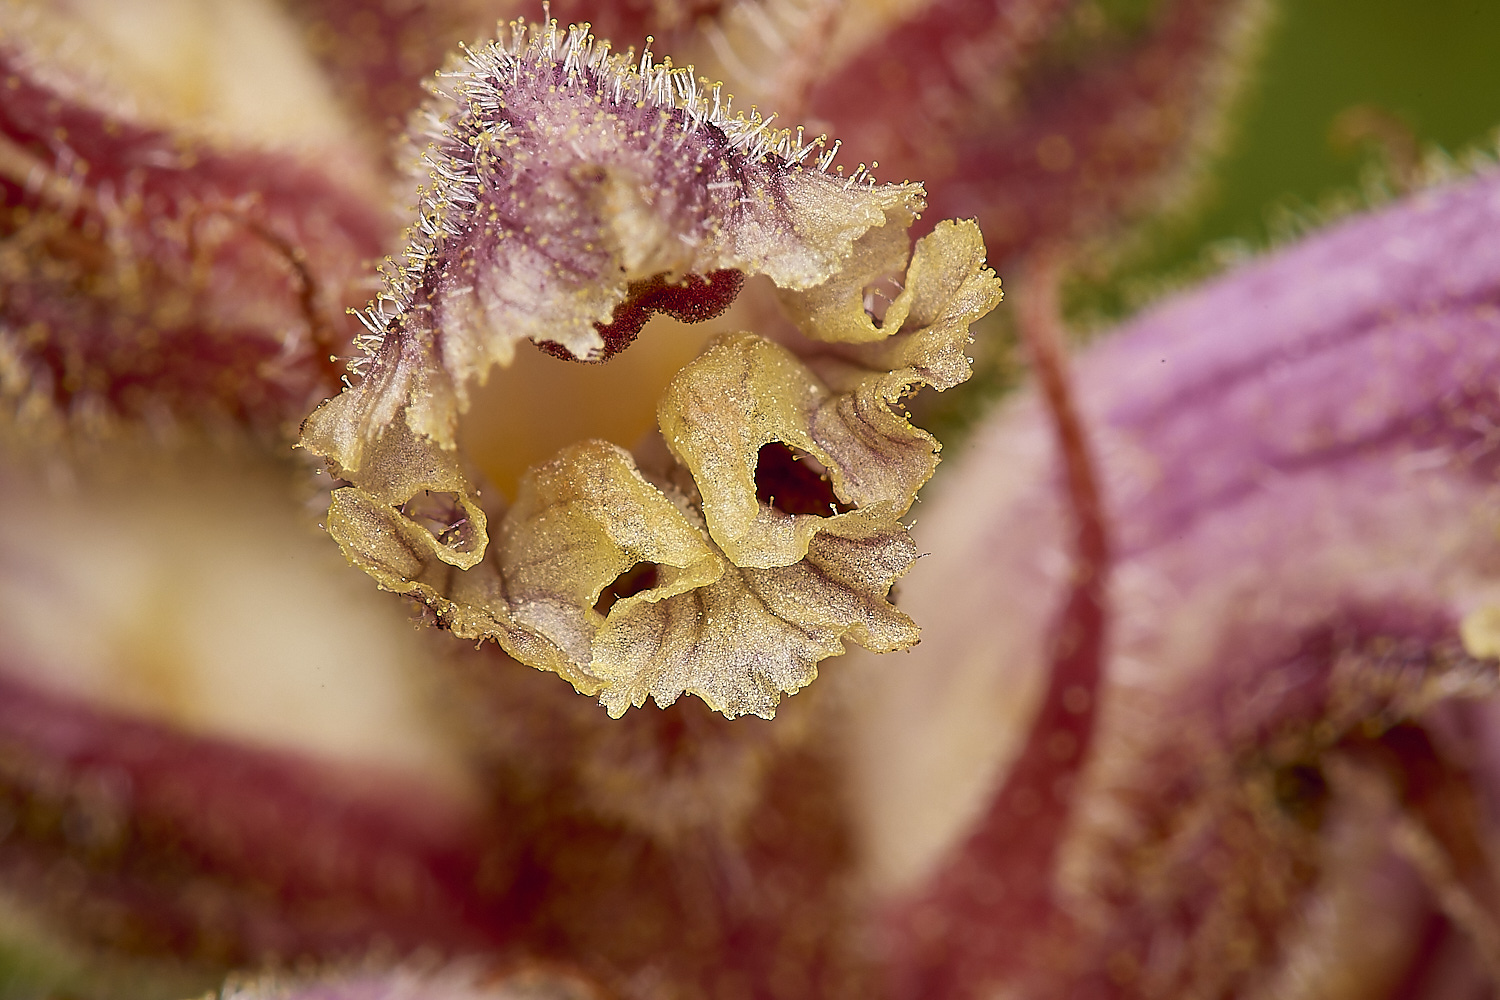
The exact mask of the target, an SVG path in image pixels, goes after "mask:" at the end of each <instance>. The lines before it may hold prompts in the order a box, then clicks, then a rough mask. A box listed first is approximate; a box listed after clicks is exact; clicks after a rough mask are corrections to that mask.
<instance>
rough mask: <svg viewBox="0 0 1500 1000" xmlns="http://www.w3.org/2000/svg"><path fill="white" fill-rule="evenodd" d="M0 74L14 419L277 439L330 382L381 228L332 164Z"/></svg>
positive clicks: (16, 62)
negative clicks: (173, 425)
mask: <svg viewBox="0 0 1500 1000" xmlns="http://www.w3.org/2000/svg"><path fill="white" fill-rule="evenodd" d="M49 72H50V70H49ZM55 75H56V74H55V73H53V76H55ZM0 82H3V86H4V87H5V100H4V101H3V102H0V402H3V403H4V404H5V406H6V408H7V409H14V410H17V411H18V412H19V417H20V420H21V423H22V424H23V425H24V426H31V423H29V422H30V421H35V420H36V419H39V418H46V417H50V416H53V415H57V416H62V417H64V418H67V419H71V420H73V421H74V422H75V423H76V422H84V423H97V422H100V421H102V422H105V423H108V422H109V421H111V420H125V421H134V420H141V419H150V420H154V421H162V420H169V419H176V420H179V421H182V422H186V423H190V424H191V423H201V422H207V421H212V420H214V419H221V420H225V421H227V422H232V423H236V424H241V425H248V426H249V427H251V428H253V429H256V430H259V431H263V432H265V431H271V432H278V433H283V434H284V433H285V432H286V427H287V424H288V423H289V422H290V421H292V420H295V419H298V418H299V417H300V416H301V414H302V413H303V412H305V408H306V406H307V405H308V403H309V402H310V401H313V400H316V399H319V398H321V397H323V396H326V395H328V394H329V392H331V391H332V390H333V388H335V387H336V386H337V385H338V379H339V374H340V368H339V365H338V364H337V363H336V362H335V361H334V360H333V359H332V358H331V357H330V355H331V354H341V355H347V354H348V352H349V350H350V345H351V343H352V329H351V327H352V326H354V324H353V320H352V319H350V318H349V317H347V316H345V315H344V309H345V308H346V306H347V304H348V302H349V301H350V300H351V299H352V300H354V301H357V300H358V299H359V298H361V297H362V296H361V295H359V294H358V293H357V292H356V293H354V294H353V295H351V290H352V289H355V288H356V287H357V286H358V285H359V284H361V283H362V282H363V281H364V278H363V274H362V272H363V269H364V262H365V260H366V259H367V258H370V257H373V256H376V255H377V254H378V253H379V252H380V249H381V247H382V244H383V241H384V240H385V239H386V238H387V236H388V235H389V234H388V230H387V227H388V225H389V222H390V220H389V219H388V218H387V217H386V216H385V215H384V212H383V210H382V209H380V208H379V207H378V206H377V205H375V204H373V203H372V202H370V201H369V200H367V199H366V198H365V197H364V196H362V195H361V194H360V193H359V192H358V191H357V190H356V189H355V188H354V187H351V186H349V185H348V184H346V183H345V182H344V181H342V180H341V179H340V178H339V177H338V176H337V174H336V173H335V172H334V170H337V169H339V166H340V165H338V164H334V170H324V169H322V168H319V167H315V166H312V165H310V164H308V163H306V162H303V161H302V160H300V159H299V158H298V157H296V156H294V155H292V154H289V153H278V152H260V151H255V152H251V151H246V150H233V149H223V148H219V147H218V146H216V145H214V144H212V143H209V142H207V141H204V140H197V139H193V138H191V137H188V136H185V135H181V134H176V133H173V132H171V131H169V130H166V129H164V128H161V127H158V126H155V125H147V124H141V123H138V122H135V121H132V120H130V119H129V118H126V117H122V116H121V115H120V114H117V113H114V112H111V111H108V110H103V109H102V107H96V106H93V105H91V104H90V103H88V102H87V101H86V100H85V98H84V97H83V96H82V95H80V94H79V93H77V92H76V91H77V90H78V85H76V84H75V85H74V87H73V89H72V90H63V89H58V87H56V86H53V85H52V83H50V82H45V81H44V79H43V77H42V76H41V75H40V74H39V73H38V72H36V71H35V67H34V65H33V60H32V58H31V57H29V56H27V55H26V54H24V53H23V52H21V51H20V50H18V49H16V48H14V47H10V46H6V47H3V48H0ZM342 166H343V167H344V168H349V167H350V166H352V165H351V164H343V165H342ZM354 328H357V327H354Z"/></svg>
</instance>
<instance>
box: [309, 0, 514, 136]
mask: <svg viewBox="0 0 1500 1000" xmlns="http://www.w3.org/2000/svg"><path fill="white" fill-rule="evenodd" d="M285 6H286V9H287V13H288V15H290V16H291V17H292V18H293V19H294V20H295V21H296V22H297V23H298V24H299V25H300V26H301V28H302V30H303V33H304V37H305V38H306V41H307V47H308V49H309V50H310V51H311V52H312V54H313V56H314V57H315V58H316V59H317V60H318V61H319V62H320V63H321V64H322V65H323V67H324V69H325V71H326V72H327V74H328V77H329V79H330V80H331V82H332V83H333V86H334V89H335V91H336V92H337V93H338V94H339V95H340V96H341V97H342V98H343V100H344V102H345V103H346V104H347V105H349V106H351V107H352V109H353V110H355V111H356V112H357V113H359V114H360V115H361V117H363V118H364V119H365V121H366V122H367V124H368V125H369V126H371V127H373V128H374V129H376V130H377V131H378V133H379V135H380V137H381V138H382V139H384V140H386V141H391V140H394V139H395V138H396V137H397V136H399V135H400V133H401V130H402V129H404V128H405V127H406V120H407V118H408V117H409V116H410V115H411V113H412V112H413V111H414V110H416V108H417V106H418V105H420V104H421V103H422V101H423V99H424V98H425V97H426V93H425V92H424V91H423V89H422V84H423V83H425V82H426V81H427V80H429V79H431V78H432V74H433V73H434V72H436V71H437V69H438V68H439V67H440V66H442V65H443V60H444V59H445V58H447V55H448V53H449V52H452V51H453V50H454V49H455V48H457V47H458V46H459V44H460V43H461V42H463V41H465V40H469V39H473V38H476V37H479V36H481V35H483V34H484V33H485V32H487V31H492V30H493V29H494V26H495V20H496V18H497V17H498V16H499V15H500V14H501V12H502V8H504V7H506V6H508V5H506V4H503V3H497V2H493V0H488V2H487V0H457V2H448V3H442V4H423V3H408V2H392V0H296V2H288V3H286V5H285Z"/></svg>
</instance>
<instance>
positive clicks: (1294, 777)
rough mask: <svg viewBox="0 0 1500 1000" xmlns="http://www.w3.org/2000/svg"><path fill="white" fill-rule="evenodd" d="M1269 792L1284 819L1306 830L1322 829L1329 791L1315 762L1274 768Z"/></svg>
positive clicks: (1325, 777) (1321, 771)
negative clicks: (1274, 798) (1288, 819)
mask: <svg viewBox="0 0 1500 1000" xmlns="http://www.w3.org/2000/svg"><path fill="white" fill-rule="evenodd" d="M1271 791H1272V794H1273V795H1275V797H1276V804H1277V805H1278V806H1279V807H1280V808H1281V811H1282V812H1283V813H1285V814H1286V815H1287V816H1288V817H1290V818H1291V819H1293V820H1295V821H1296V822H1298V823H1300V824H1301V825H1302V826H1305V827H1307V828H1308V829H1310V830H1317V829H1319V828H1320V827H1322V825H1323V816H1324V814H1325V813H1326V812H1327V811H1328V799H1329V795H1330V789H1329V787H1328V778H1327V776H1326V775H1324V773H1323V769H1322V768H1321V767H1320V766H1319V765H1318V764H1317V762H1316V761H1309V762H1306V763H1300V764H1288V765H1286V766H1285V767H1280V768H1277V769H1276V771H1275V773H1274V774H1273V775H1272V777H1271Z"/></svg>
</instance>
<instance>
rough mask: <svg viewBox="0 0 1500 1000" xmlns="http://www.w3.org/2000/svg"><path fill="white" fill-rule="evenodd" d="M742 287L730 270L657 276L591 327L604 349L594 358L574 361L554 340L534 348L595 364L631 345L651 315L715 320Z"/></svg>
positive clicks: (635, 285)
mask: <svg viewBox="0 0 1500 1000" xmlns="http://www.w3.org/2000/svg"><path fill="white" fill-rule="evenodd" d="M744 284H745V276H744V275H743V274H742V273H740V272H739V271H736V270H734V269H732V268H724V269H720V270H718V271H710V272H709V273H708V275H707V276H706V277H705V276H703V275H698V274H689V275H688V276H687V277H685V278H683V279H682V280H681V281H678V282H671V283H669V282H668V281H667V276H666V275H665V274H658V275H655V276H653V277H651V278H648V279H646V280H645V281H636V282H632V283H631V285H630V294H629V296H628V297H627V298H626V299H625V301H624V302H621V303H620V304H619V305H617V306H615V312H614V316H613V317H612V318H611V320H610V322H609V323H608V324H602V323H595V324H594V329H596V330H598V331H599V336H601V337H603V338H604V350H603V351H601V352H600V353H599V356H598V357H596V358H576V357H574V356H573V353H572V352H571V351H569V350H568V349H567V348H566V347H564V346H563V345H561V344H559V343H557V342H556V341H554V340H544V341H541V342H540V343H538V344H537V345H536V346H537V347H539V348H541V350H542V351H544V352H545V353H547V354H550V355H552V356H553V357H554V358H561V359H562V360H563V361H584V362H587V363H590V364H599V363H602V362H605V361H608V360H609V359H610V358H613V357H614V356H615V355H616V354H619V353H620V352H621V351H623V350H625V348H627V347H629V346H630V345H631V344H633V343H635V338H636V337H637V336H639V335H640V332H641V330H642V329H643V328H644V327H645V325H646V321H647V320H649V319H650V318H651V314H652V313H662V314H664V315H666V316H671V317H672V318H673V319H675V320H679V321H681V322H683V323H702V322H704V321H705V320H710V319H716V318H717V317H719V316H721V315H723V313H724V310H726V309H728V308H729V306H730V305H731V304H732V303H733V302H734V300H735V297H736V296H738V295H739V294H740V289H741V288H743V287H744Z"/></svg>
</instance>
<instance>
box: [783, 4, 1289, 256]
mask: <svg viewBox="0 0 1500 1000" xmlns="http://www.w3.org/2000/svg"><path fill="white" fill-rule="evenodd" d="M1062 6H1063V5H1060V4H1057V3H1049V2H1047V0H1031V2H1025V3H1021V2H1011V3H1005V4H969V3H957V2H955V3H940V4H934V5H932V6H931V7H929V8H926V9H924V10H923V11H922V12H921V13H920V14H919V15H917V17H916V18H914V19H913V20H912V21H911V22H908V23H907V24H904V25H900V26H897V27H895V28H893V29H892V30H891V31H890V32H889V34H888V35H886V36H884V37H882V38H881V39H879V40H878V41H876V42H875V43H874V44H873V45H872V46H871V47H870V48H869V49H868V50H867V51H866V52H865V53H862V54H861V55H860V56H859V57H858V58H856V59H855V60H853V61H851V62H850V63H849V64H848V65H847V66H846V67H844V68H843V69H841V70H840V71H839V72H837V73H836V74H834V75H832V76H830V77H829V78H828V79H826V80H824V81H823V82H822V83H821V84H820V85H819V86H818V88H817V89H816V90H815V91H814V94H813V98H812V100H811V102H810V104H809V114H811V115H816V116H818V117H819V118H821V119H824V120H827V121H829V122H831V123H833V126H834V127H835V128H836V129H837V131H838V134H839V136H840V137H841V138H842V139H843V140H844V142H845V144H846V149H847V152H846V155H848V156H849V157H850V158H851V159H864V158H869V157H874V158H877V159H879V161H880V164H881V170H882V172H883V174H884V175H885V176H890V177H901V176H910V177H921V178H924V179H925V180H926V182H927V183H928V185H929V187H930V189H931V191H932V201H931V203H930V207H931V210H932V211H933V213H934V217H935V218H949V217H960V218H969V217H978V219H979V221H980V223H981V224H982V225H983V227H984V231H985V235H986V237H987V239H988V240H989V245H990V251H991V255H992V257H993V258H994V259H995V260H996V261H1001V262H1004V261H1007V260H1009V259H1010V258H1011V257H1012V256H1014V255H1016V254H1018V253H1021V252H1023V251H1025V250H1026V249H1028V248H1029V247H1031V246H1033V245H1034V244H1035V243H1037V242H1038V241H1059V240H1073V239H1077V238H1087V237H1091V236H1096V235H1098V234H1099V233H1100V232H1101V231H1103V230H1106V229H1107V228H1108V227H1110V226H1112V225H1114V224H1116V223H1118V222H1119V221H1120V220H1121V219H1122V218H1126V217H1130V216H1132V215H1135V214H1138V213H1140V212H1142V211H1143V210H1149V209H1152V208H1157V207H1160V206H1161V205H1162V204H1164V203H1169V202H1171V201H1173V200H1176V199H1180V198H1181V197H1182V195H1183V193H1184V192H1185V190H1187V189H1188V188H1187V186H1185V185H1184V184H1183V183H1182V175H1183V172H1184V169H1185V168H1186V167H1187V166H1189V165H1190V164H1191V161H1192V159H1193V156H1194V154H1196V153H1198V152H1200V150H1201V147H1202V145H1203V144H1204V142H1205V141H1206V140H1208V139H1210V138H1211V137H1212V135H1213V126H1214V124H1215V123H1216V122H1217V120H1218V118H1219V117H1220V115H1221V114H1222V112H1223V110H1224V105H1225V103H1226V99H1227V97H1228V95H1229V93H1230V91H1231V90H1232V86H1231V84H1232V83H1233V82H1234V81H1235V79H1236V75H1235V73H1234V72H1233V70H1234V68H1235V66H1236V63H1237V62H1238V61H1239V60H1240V59H1241V58H1242V57H1241V55H1240V52H1241V51H1242V50H1243V49H1245V48H1246V47H1247V45H1248V43H1249V41H1250V40H1251V39H1252V38H1253V36H1254V30H1253V28H1254V25H1255V24H1256V23H1257V22H1258V20H1259V19H1260V17H1261V11H1262V8H1263V6H1264V5H1263V4H1261V3H1260V2H1259V0H1166V2H1164V3H1161V4H1159V5H1157V6H1158V10H1156V11H1155V12H1153V14H1152V16H1151V23H1150V25H1149V27H1148V28H1147V29H1146V30H1145V31H1144V32H1143V33H1142V35H1141V36H1140V37H1139V38H1134V39H1131V40H1130V41H1129V42H1128V43H1127V44H1124V45H1120V44H1118V42H1117V41H1114V40H1108V39H1107V40H1106V41H1105V42H1104V43H1096V44H1095V45H1094V46H1093V47H1092V48H1093V49H1096V51H1091V52H1090V53H1089V55H1088V57H1087V58H1085V59H1076V57H1075V59H1074V60H1073V61H1065V62H1064V63H1063V65H1061V66H1057V65H1051V64H1049V61H1048V60H1044V59H1039V58H1038V56H1039V52H1038V48H1039V46H1040V45H1041V43H1043V42H1044V41H1046V40H1048V39H1049V37H1050V36H1049V29H1055V28H1057V27H1058V22H1059V16H1058V15H1059V13H1060V12H1061V8H1062ZM976 53H978V54H985V55H984V57H983V58H980V57H979V55H977V54H976ZM1054 61H1055V60H1054Z"/></svg>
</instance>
